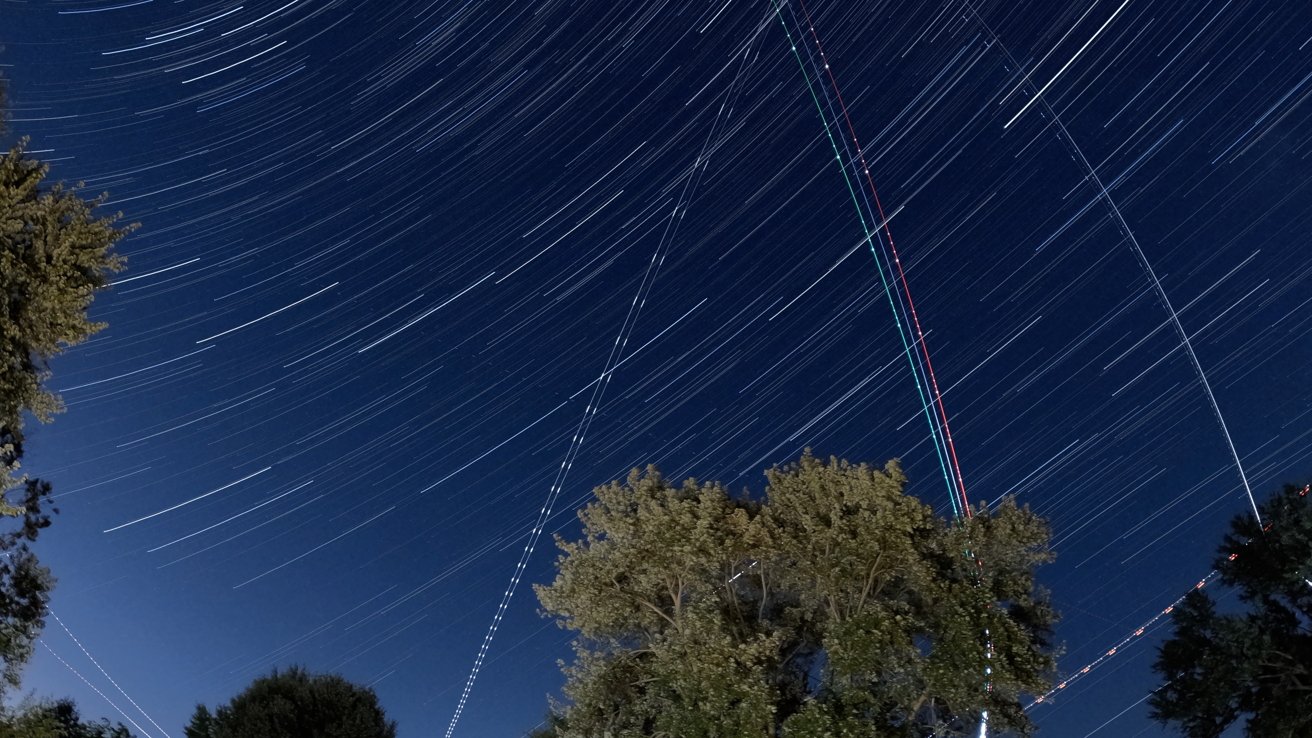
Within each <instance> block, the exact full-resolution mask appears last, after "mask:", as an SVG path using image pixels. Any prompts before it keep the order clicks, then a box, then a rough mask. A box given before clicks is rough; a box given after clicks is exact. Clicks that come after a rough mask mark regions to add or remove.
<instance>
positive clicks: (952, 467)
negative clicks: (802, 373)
mask: <svg viewBox="0 0 1312 738" xmlns="http://www.w3.org/2000/svg"><path fill="white" fill-rule="evenodd" d="M772 1H773V3H774V8H775V14H776V16H777V17H778V18H779V23H780V25H782V26H783V28H784V33H785V34H787V36H788V41H789V45H790V46H791V47H792V52H793V56H794V57H796V58H797V62H798V65H799V66H800V67H801V68H802V74H803V77H804V78H805V79H806V85H807V90H808V91H809V92H810V93H811V99H812V100H813V101H814V102H815V106H816V110H817V112H818V113H819V114H820V119H821V121H822V123H823V124H824V127H825V135H826V136H827V137H828V138H829V143H830V146H831V147H832V148H833V150H834V156H835V157H836V158H837V159H838V163H839V169H840V171H841V172H842V174H843V179H844V181H845V183H846V184H847V189H848V193H849V195H850V196H851V198H852V204H853V205H854V206H855V207H856V211H857V218H858V220H859V221H860V222H861V228H862V230H863V231H864V233H865V240H866V243H867V244H868V245H869V247H870V251H871V255H872V256H874V257H875V264H876V267H877V268H878V271H879V277H880V281H881V283H882V284H883V288H884V293H885V295H886V296H887V297H888V302H889V306H890V308H892V311H893V320H894V322H895V323H896V324H897V328H898V334H899V336H900V337H901V339H902V345H903V350H904V353H905V354H906V357H907V360H908V363H909V364H910V366H911V373H912V376H913V377H914V379H915V382H916V391H917V392H918V393H919V395H920V401H921V407H922V409H923V411H924V413H925V418H926V420H927V421H928V422H929V428H930V436H931V438H932V439H933V441H934V446H935V452H936V454H937V455H938V459H939V465H940V467H941V469H942V471H943V475H944V481H945V482H946V484H947V488H948V497H949V500H950V501H951V502H952V508H953V512H954V514H955V516H956V518H957V519H958V520H961V519H963V518H967V519H968V518H970V517H971V509H970V500H969V498H968V497H967V495H966V485H965V480H964V478H963V477H962V474H961V465H960V463H959V461H958V458H957V450H956V445H955V444H954V443H953V440H952V431H951V428H950V426H949V423H948V414H947V408H946V407H945V406H944V404H943V395H942V393H941V392H940V391H939V387H938V378H937V377H936V376H935V373H934V364H933V361H932V360H931V359H930V354H929V346H928V345H927V343H926V342H925V334H924V331H923V329H922V328H921V324H920V316H919V315H918V314H917V312H916V306H915V301H914V300H913V299H912V297H911V287H910V285H909V284H908V282H907V278H906V271H905V270H904V269H903V268H902V260H901V258H900V257H899V255H898V252H897V246H896V244H895V243H894V241H893V232H892V230H890V229H889V225H888V221H889V218H888V216H887V215H885V212H884V206H883V203H882V202H881V201H880V199H879V191H878V189H877V188H876V187H875V181H874V178H873V176H872V175H871V173H870V166H869V164H868V163H867V162H866V160H865V154H864V152H863V150H862V148H861V142H860V140H859V139H858V138H857V135H856V128H855V127H854V126H853V125H852V118H851V116H850V115H849V114H848V111H847V104H846V103H845V102H844V101H843V95H842V92H841V91H840V90H839V88H838V81H837V79H835V77H834V72H833V69H832V68H831V67H830V65H829V61H828V58H827V57H826V55H825V52H824V47H823V46H822V45H821V43H820V36H819V34H818V33H817V32H816V29H815V23H814V22H813V21H812V19H811V15H810V13H809V12H808V11H807V9H806V4H805V3H804V2H802V0H798V5H799V7H800V8H801V10H802V14H803V16H804V17H805V19H806V25H807V28H808V30H809V31H810V33H811V38H812V40H813V41H814V43H815V47H816V53H818V54H819V56H820V59H819V63H818V64H817V66H818V67H819V68H822V69H823V70H824V74H825V76H826V77H827V78H828V79H829V84H830V87H831V88H832V89H833V93H834V99H835V100H837V102H838V109H839V110H840V111H841V113H842V117H843V121H844V122H845V123H846V124H847V132H848V136H850V137H851V144H852V149H848V148H847V146H848V141H847V138H846V137H843V136H842V135H841V134H840V138H841V139H842V140H843V148H844V150H847V151H848V160H849V163H850V164H851V165H852V166H853V167H854V168H855V169H856V170H857V171H856V172H854V174H856V176H857V177H858V178H860V175H861V174H864V175H865V180H866V184H867V185H868V187H869V190H870V197H871V199H872V200H873V202H874V212H870V213H869V215H870V220H871V222H872V223H873V225H874V231H873V233H872V229H871V227H870V226H869V225H867V223H866V217H865V215H864V214H863V212H862V208H861V203H860V201H859V200H858V198H857V195H856V192H857V191H859V189H860V188H859V187H858V188H855V189H854V188H853V186H852V181H851V178H850V177H848V173H847V164H845V163H844V162H843V157H842V154H840V153H839V150H838V145H837V143H836V141H835V138H834V135H833V132H832V131H831V129H830V126H829V121H828V119H827V117H826V116H825V111H824V108H823V107H822V106H821V104H820V100H819V97H818V96H817V95H816V93H815V88H814V87H813V86H812V84H811V78H810V75H809V74H808V73H807V70H806V65H805V64H804V63H803V62H802V58H801V55H800V54H799V53H798V50H797V43H796V42H795V41H794V40H793V37H792V33H791V32H790V31H789V29H788V24H787V23H786V22H785V21H784V17H783V10H782V7H781V6H780V4H779V0H772ZM818 74H819V71H818V70H817V75H818ZM822 89H823V88H822ZM836 118H837V116H835V122H834V125H835V126H837V125H838V123H837V120H836ZM853 152H854V153H853ZM863 194H864V193H863ZM866 207H867V212H869V201H867V206H866ZM881 229H882V231H883V236H884V240H883V241H880V239H879V231H880V230H881ZM876 241H880V245H881V246H883V245H885V243H886V248H887V253H886V254H884V255H883V259H882V263H881V258H880V257H881V254H880V251H879V249H877V248H876V246H875V244H876ZM894 274H896V279H895V280H894V277H893V275H894ZM886 275H887V276H886ZM890 280H894V281H895V282H896V283H898V284H900V285H901V293H900V294H898V295H897V299H895V297H894V295H895V290H894V289H892V288H890V287H889V282H890ZM903 300H905V302H903ZM899 313H900V314H899ZM904 323H905V324H906V325H907V326H908V328H909V329H914V331H915V338H914V343H915V344H917V345H918V346H919V349H920V350H919V351H918V352H917V351H913V350H912V342H911V341H908V339H907V330H906V329H904V328H903V324H904ZM922 358H923V361H922ZM966 555H967V556H968V557H969V558H970V559H971V560H972V561H973V562H974V563H975V567H976V572H977V574H982V572H983V562H982V561H980V559H979V558H978V557H977V556H976V555H975V553H974V552H973V551H967V552H966ZM981 639H982V640H983V641H984V650H985V654H986V657H987V658H988V659H989V660H991V659H992V658H993V640H992V638H991V636H990V634H989V632H988V629H987V628H986V629H985V630H984V632H983V633H982V634H981ZM983 671H984V674H983V681H984V691H985V692H986V693H989V694H991V693H992V692H993V681H992V673H993V670H992V667H991V666H989V665H985V667H984V670H983ZM978 730H979V733H978V735H979V738H987V736H988V730H989V713H988V710H982V711H981V714H980V718H979V728H978Z"/></svg>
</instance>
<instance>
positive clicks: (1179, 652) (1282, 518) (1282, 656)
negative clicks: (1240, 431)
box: [1149, 486, 1312, 738]
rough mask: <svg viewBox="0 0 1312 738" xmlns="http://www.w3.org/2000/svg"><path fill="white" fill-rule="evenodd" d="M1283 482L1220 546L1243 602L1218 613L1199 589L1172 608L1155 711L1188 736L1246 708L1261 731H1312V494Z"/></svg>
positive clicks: (1220, 565) (1220, 562) (1274, 737)
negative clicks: (1259, 520)
mask: <svg viewBox="0 0 1312 738" xmlns="http://www.w3.org/2000/svg"><path fill="white" fill-rule="evenodd" d="M1308 497H1309V494H1308V488H1307V487H1303V488H1298V487H1292V486H1287V487H1285V488H1284V489H1283V490H1282V491H1281V492H1280V493H1278V494H1276V495H1275V496H1273V497H1272V499H1270V500H1269V501H1267V502H1266V503H1265V504H1264V505H1262V506H1261V507H1260V510H1261V513H1262V518H1263V520H1264V521H1265V522H1266V527H1265V529H1263V527H1262V526H1259V524H1258V523H1257V521H1256V520H1255V519H1254V518H1253V517H1252V516H1250V515H1246V514H1245V515H1240V516H1238V517H1236V518H1235V519H1234V520H1233V521H1232V522H1231V523H1230V531H1229V532H1228V533H1227V534H1226V536H1225V538H1224V540H1223V541H1222V543H1221V546H1220V548H1219V550H1218V553H1217V559H1216V564H1215V566H1216V569H1217V570H1218V571H1219V572H1220V581H1221V583H1222V584H1223V585H1225V586H1228V587H1233V588H1235V590H1236V591H1237V592H1238V595H1239V600H1240V603H1242V610H1241V611H1240V612H1234V613H1222V612H1220V611H1218V609H1217V603H1216V602H1215V601H1214V600H1213V599H1212V597H1211V596H1210V595H1209V594H1208V593H1207V592H1206V591H1203V590H1195V591H1193V592H1191V593H1190V594H1189V596H1188V597H1187V598H1186V599H1185V601H1184V602H1183V603H1181V605H1180V607H1178V608H1176V610H1175V611H1174V612H1173V613H1171V617H1172V621H1173V624H1174V626H1175V633H1174V635H1173V637H1172V638H1171V639H1170V640H1168V641H1167V642H1166V643H1164V644H1163V645H1162V646H1161V648H1159V649H1158V653H1157V661H1156V663H1155V664H1154V665H1153V666H1154V668H1155V669H1156V671H1157V673H1158V674H1159V675H1160V676H1161V678H1162V679H1163V680H1164V682H1165V683H1164V684H1163V685H1162V686H1161V687H1160V688H1159V689H1158V690H1157V691H1156V692H1155V693H1154V694H1153V695H1152V697H1151V698H1150V699H1149V703H1150V704H1151V705H1152V709H1153V717H1154V718H1156V719H1157V720H1159V721H1161V722H1163V723H1167V724H1173V725H1175V726H1176V727H1177V728H1178V729H1179V730H1180V732H1181V733H1183V734H1184V735H1186V736H1189V738H1216V737H1217V736H1220V735H1221V734H1222V733H1224V732H1225V730H1226V729H1227V728H1228V727H1230V726H1231V725H1233V724H1234V723H1236V722H1237V721H1239V720H1240V719H1241V718H1246V733H1247V735H1249V736H1254V737H1257V736H1262V738H1267V737H1268V736H1269V737H1271V738H1285V737H1289V738H1294V737H1295V736H1298V737H1302V736H1309V735H1312V501H1309V499H1308Z"/></svg>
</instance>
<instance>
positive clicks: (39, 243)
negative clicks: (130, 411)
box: [0, 79, 130, 687]
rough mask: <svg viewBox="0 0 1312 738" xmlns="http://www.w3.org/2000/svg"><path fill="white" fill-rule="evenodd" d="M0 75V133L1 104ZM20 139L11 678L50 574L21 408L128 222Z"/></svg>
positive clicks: (8, 619) (12, 396) (43, 501)
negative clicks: (66, 181)
mask: <svg viewBox="0 0 1312 738" xmlns="http://www.w3.org/2000/svg"><path fill="white" fill-rule="evenodd" d="M5 93H6V88H5V83H4V80H3V79H0V133H3V132H5V127H4V124H3V121H4V114H5V110H6V105H5V103H6V97H5ZM26 146H27V141H26V139H24V140H20V141H19V142H17V143H16V144H14V145H13V146H12V147H11V148H10V149H9V150H8V153H5V154H0V300H2V302H0V517H5V518H11V519H13V520H11V521H10V524H9V527H8V528H7V529H4V530H0V665H2V666H3V668H2V669H0V677H2V678H3V684H0V687H3V686H4V685H9V686H17V684H18V680H19V673H20V670H21V668H22V666H23V665H24V664H25V663H26V662H27V660H28V658H29V657H30V656H31V653H32V644H33V643H34V642H35V639H36V637H37V635H38V634H39V633H40V631H41V628H42V626H43V625H44V622H43V618H44V616H45V608H46V601H47V598H48V595H49V592H50V589H51V587H53V586H54V578H53V577H51V575H50V572H49V570H48V569H47V568H46V567H44V566H42V565H41V564H40V562H39V561H38V560H37V557H36V555H35V554H34V553H33V552H32V550H31V548H30V546H29V544H31V543H32V542H33V541H35V540H36V538H37V535H38V534H39V533H40V531H41V530H42V529H44V528H46V527H47V526H49V525H50V515H49V512H51V510H50V509H49V504H48V503H49V497H50V485H49V484H47V483H46V482H43V481H41V480H38V479H29V478H27V477H25V476H23V475H22V474H21V473H20V472H19V468H20V465H21V459H22V456H23V417H24V414H25V413H31V414H32V415H34V416H36V417H37V418H39V419H41V420H48V419H49V418H50V415H51V414H52V413H54V412H56V411H57V410H58V409H59V407H60V404H59V398H58V397H57V396H56V395H55V394H54V393H53V392H51V391H50V390H48V389H46V388H45V387H44V386H43V382H44V381H45V379H46V378H47V376H48V374H49V371H48V369H47V361H48V360H49V359H50V358H51V357H52V356H54V355H55V354H58V353H59V352H60V351H61V350H63V349H64V348H65V347H67V346H71V345H73V344H76V343H79V342H81V341H83V340H85V339H86V338H87V337H88V336H90V335H92V334H93V333H95V332H96V331H98V330H100V329H101V328H102V327H103V326H102V325H101V324H99V323H93V322H91V321H90V319H89V318H88V317H87V308H88V306H89V305H90V303H91V300H92V298H93V297H94V295H95V293H96V292H97V291H99V290H101V289H103V288H104V287H105V286H106V284H107V280H108V275H109V274H110V273H112V272H115V271H118V270H119V269H121V268H122V266H123V259H122V258H121V257H119V256H117V255H116V254H115V253H114V248H113V247H114V244H115V243H116V242H117V241H118V240H119V239H121V238H122V237H123V236H124V235H125V234H126V233H127V232H128V230H130V227H119V226H117V225H116V221H117V218H118V216H108V217H97V216H95V215H93V214H92V211H93V209H94V208H95V207H96V206H97V205H99V204H100V202H101V200H86V199H83V198H82V197H81V195H80V194H79V193H78V190H77V188H76V187H75V188H71V189H70V188H66V187H64V186H63V184H53V185H51V184H47V183H46V182H45V178H46V175H47V173H48V171H49V167H48V165H46V164H43V163H42V162H40V161H38V160H35V159H33V158H31V157H30V156H28V154H27V151H26Z"/></svg>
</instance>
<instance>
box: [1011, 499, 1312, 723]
mask: <svg viewBox="0 0 1312 738" xmlns="http://www.w3.org/2000/svg"><path fill="white" fill-rule="evenodd" d="M1309 492H1312V485H1304V486H1303V489H1302V490H1300V491H1299V493H1298V494H1299V496H1300V497H1306V496H1307V495H1308V493H1309ZM1269 529H1270V525H1269V524H1267V525H1263V526H1262V527H1261V530H1262V531H1264V532H1265V531H1267V530H1269ZM1237 558H1239V554H1238V553H1232V554H1230V560H1231V561H1234V560H1235V559H1237ZM1220 575H1221V572H1219V571H1217V570H1216V569H1213V570H1211V571H1210V572H1208V573H1207V576H1205V577H1203V578H1202V579H1199V580H1198V583H1197V584H1195V585H1194V586H1193V588H1192V589H1190V590H1189V592H1185V593H1184V594H1182V595H1180V596H1179V597H1177V598H1176V599H1175V601H1174V602H1172V603H1171V604H1169V605H1167V606H1166V607H1165V608H1163V609H1162V610H1161V611H1160V612H1158V613H1156V614H1155V615H1153V616H1152V617H1151V618H1149V619H1148V620H1147V621H1146V622H1144V624H1143V625H1140V626H1139V627H1138V628H1136V629H1134V631H1133V632H1131V633H1130V634H1129V635H1127V636H1125V637H1124V638H1122V639H1121V640H1119V641H1117V642H1116V643H1114V644H1112V645H1111V647H1109V648H1108V649H1107V650H1106V651H1104V652H1103V653H1102V654H1101V655H1099V656H1098V658H1096V659H1094V660H1093V661H1090V662H1089V663H1088V664H1085V665H1084V667H1082V668H1081V669H1079V670H1078V671H1076V672H1075V673H1074V674H1072V675H1071V676H1070V677H1067V678H1066V679H1064V680H1062V681H1061V682H1060V683H1059V684H1058V685H1057V686H1055V687H1053V688H1052V689H1050V690H1048V691H1047V692H1045V693H1043V694H1041V695H1039V696H1038V697H1036V698H1035V699H1034V701H1033V702H1030V703H1029V704H1028V705H1026V706H1025V709H1026V710H1029V709H1031V708H1033V707H1034V706H1036V705H1041V704H1043V703H1045V702H1047V701H1048V700H1049V699H1051V698H1052V696H1053V695H1055V694H1057V693H1058V692H1060V691H1062V690H1064V689H1066V688H1067V687H1069V686H1070V685H1071V684H1074V683H1075V682H1076V681H1079V680H1080V679H1083V678H1084V677H1086V676H1088V674H1089V672H1091V671H1093V670H1094V669H1097V668H1098V667H1099V666H1102V665H1103V664H1104V663H1106V662H1107V660H1108V659H1110V658H1112V657H1113V656H1115V655H1117V654H1119V653H1121V652H1122V651H1124V650H1125V648H1126V647H1127V646H1129V645H1131V644H1132V643H1134V642H1136V641H1138V640H1140V639H1142V637H1143V636H1144V635H1145V634H1146V633H1147V632H1148V629H1149V628H1151V627H1153V626H1154V625H1156V624H1157V622H1158V621H1159V620H1161V619H1162V618H1164V617H1166V616H1167V615H1170V614H1171V613H1172V612H1174V610H1175V608H1177V607H1179V606H1180V603H1181V602H1184V598H1186V597H1188V596H1189V594H1190V593H1192V592H1195V591H1197V590H1200V589H1203V588H1204V587H1206V586H1207V585H1209V584H1211V583H1212V582H1214V581H1216V578H1217V577H1219V576H1220ZM1303 581H1305V582H1308V586H1310V587H1312V581H1308V580H1306V579H1304V580H1303Z"/></svg>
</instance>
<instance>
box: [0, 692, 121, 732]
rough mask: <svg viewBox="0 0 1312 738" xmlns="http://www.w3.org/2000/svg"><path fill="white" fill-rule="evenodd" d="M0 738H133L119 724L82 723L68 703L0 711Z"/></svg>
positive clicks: (43, 702)
mask: <svg viewBox="0 0 1312 738" xmlns="http://www.w3.org/2000/svg"><path fill="white" fill-rule="evenodd" d="M0 738H133V735H132V731H130V730H128V729H127V727H126V726H125V725H123V724H122V723H115V724H111V723H110V722H109V721H108V720H103V719H102V720H97V721H92V720H87V721H83V720H82V717H81V716H80V715H79V714H78V711H77V705H76V704H74V703H73V701H72V700H69V699H63V700H56V701H50V700H41V701H37V702H26V703H24V704H21V705H19V706H18V707H16V708H13V709H5V710H3V711H0Z"/></svg>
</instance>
